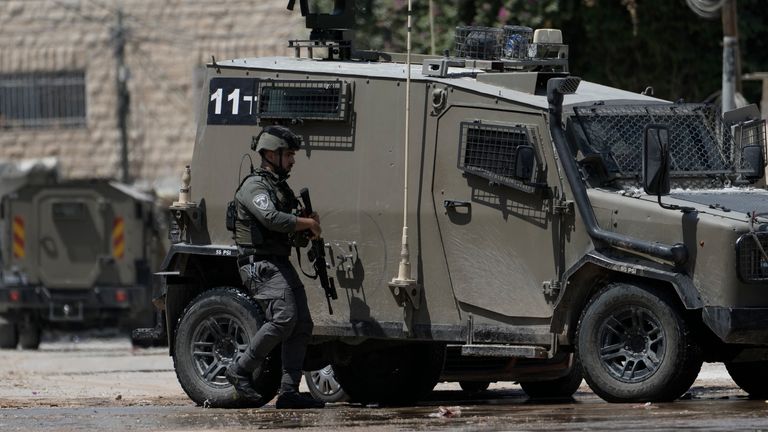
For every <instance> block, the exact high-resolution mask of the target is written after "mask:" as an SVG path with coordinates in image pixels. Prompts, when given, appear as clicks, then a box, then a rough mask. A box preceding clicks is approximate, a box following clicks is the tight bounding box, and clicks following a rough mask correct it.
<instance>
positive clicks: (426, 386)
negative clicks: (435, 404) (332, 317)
mask: <svg viewBox="0 0 768 432" xmlns="http://www.w3.org/2000/svg"><path fill="white" fill-rule="evenodd" d="M444 360H445V345H444V344H439V343H414V344H409V345H406V346H403V345H397V346H389V347H381V348H380V347H371V346H370V345H367V346H366V344H363V345H361V346H360V349H359V351H358V352H357V353H353V354H352V356H351V358H350V361H349V362H345V363H343V364H342V363H334V364H333V365H332V366H333V371H334V373H335V375H336V379H337V380H338V382H339V383H340V384H341V387H342V388H343V389H344V391H345V392H347V394H348V395H349V399H350V400H351V401H353V402H362V403H380V404H385V405H408V404H413V403H414V402H416V401H418V400H419V399H422V398H423V397H424V396H426V395H427V394H429V392H431V391H432V389H433V388H434V387H435V384H437V381H438V379H439V378H440V372H441V371H442V368H443V361H444Z"/></svg>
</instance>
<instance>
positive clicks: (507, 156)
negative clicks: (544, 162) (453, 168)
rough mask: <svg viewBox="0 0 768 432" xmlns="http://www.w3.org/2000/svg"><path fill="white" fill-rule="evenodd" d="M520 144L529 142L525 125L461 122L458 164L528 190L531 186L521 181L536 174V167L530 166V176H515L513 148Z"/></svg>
mask: <svg viewBox="0 0 768 432" xmlns="http://www.w3.org/2000/svg"><path fill="white" fill-rule="evenodd" d="M521 145H530V146H532V145H533V140H532V138H531V131H530V130H529V129H528V127H526V126H522V125H499V124H486V123H480V122H462V123H461V136H460V145H459V161H458V167H459V169H462V170H464V171H466V172H468V173H472V174H475V175H478V176H480V177H484V178H487V179H488V180H491V181H492V182H496V183H499V184H503V185H507V186H513V187H516V188H523V189H525V190H529V189H530V188H531V186H529V185H526V184H525V182H531V181H532V180H533V179H535V178H538V172H537V171H538V168H537V169H534V170H532V171H533V172H532V175H531V178H526V179H518V178H516V176H515V163H516V159H517V149H518V147H519V146H521Z"/></svg>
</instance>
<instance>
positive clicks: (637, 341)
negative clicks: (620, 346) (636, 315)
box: [627, 333, 648, 353]
mask: <svg viewBox="0 0 768 432" xmlns="http://www.w3.org/2000/svg"><path fill="white" fill-rule="evenodd" d="M627 340H628V343H627V346H628V349H630V350H632V351H633V352H635V353H642V352H645V348H646V345H647V342H648V338H647V337H645V336H644V335H641V334H637V333H635V334H630V335H628V337H627Z"/></svg>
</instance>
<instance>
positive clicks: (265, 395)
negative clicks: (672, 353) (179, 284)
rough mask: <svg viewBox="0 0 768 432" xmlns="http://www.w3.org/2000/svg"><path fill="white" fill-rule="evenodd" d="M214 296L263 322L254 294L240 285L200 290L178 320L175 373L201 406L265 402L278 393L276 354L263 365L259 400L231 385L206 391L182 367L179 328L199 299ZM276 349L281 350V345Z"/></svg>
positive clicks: (234, 405) (231, 406)
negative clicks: (231, 301) (241, 393)
mask: <svg viewBox="0 0 768 432" xmlns="http://www.w3.org/2000/svg"><path fill="white" fill-rule="evenodd" d="M212 297H219V298H228V299H232V300H233V301H235V302H237V303H238V304H240V305H241V306H242V307H243V308H244V309H246V311H247V312H248V313H250V314H251V316H252V317H253V319H255V320H256V322H257V323H256V325H257V326H260V325H261V324H262V323H263V322H264V315H263V312H262V311H261V308H260V307H259V306H258V304H257V303H256V302H255V301H254V300H253V299H252V298H251V297H249V296H247V295H246V294H245V293H243V292H242V291H240V290H239V289H237V288H234V287H217V288H212V289H209V290H206V291H203V292H202V293H200V294H199V295H198V296H197V297H195V298H194V299H193V300H192V301H191V302H190V303H189V305H187V307H186V308H185V310H184V312H183V313H182V314H181V318H179V320H178V322H177V323H176V329H175V332H176V333H175V334H176V345H177V346H176V349H174V354H173V366H174V370H175V371H176V377H177V379H178V380H179V384H180V385H181V388H182V389H183V390H184V392H185V393H187V395H188V396H189V397H190V399H192V400H193V401H194V402H195V403H197V404H198V405H201V406H205V407H210V408H246V407H260V406H263V405H264V404H266V403H267V402H269V401H270V400H271V399H272V398H273V397H274V396H275V395H276V394H277V388H278V386H279V383H280V372H281V369H280V359H279V357H278V358H277V359H275V357H274V356H270V358H269V359H268V360H267V364H265V366H264V371H265V372H264V373H263V374H262V378H263V380H264V381H265V382H264V383H260V384H263V385H259V386H258V387H259V389H258V390H259V391H260V394H261V396H262V397H261V399H259V400H251V399H247V398H245V397H243V396H241V395H239V394H238V393H237V392H236V391H235V389H234V387H232V386H228V387H227V389H226V390H224V391H219V392H212V391H211V392H206V391H205V390H203V389H200V388H199V387H198V386H197V385H196V383H195V382H194V378H191V377H190V376H188V375H187V373H188V371H184V370H183V369H182V368H183V365H182V364H181V363H182V362H181V360H180V359H179V351H180V350H179V349H178V344H180V343H181V342H179V334H181V333H180V332H181V331H182V328H181V327H182V325H183V324H184V323H185V318H186V317H187V315H188V314H190V313H192V312H193V311H194V310H195V308H197V307H199V306H197V305H198V304H199V303H200V302H202V301H206V300H207V299H209V298H212ZM220 301H221V300H219V302H220ZM251 336H253V335H251ZM276 350H278V351H279V347H278V348H277V349H276ZM275 361H276V362H277V367H276V368H275V365H274V363H275ZM190 373H191V372H190ZM275 374H276V376H275ZM265 375H266V378H265Z"/></svg>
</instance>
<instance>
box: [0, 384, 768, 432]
mask: <svg viewBox="0 0 768 432" xmlns="http://www.w3.org/2000/svg"><path fill="white" fill-rule="evenodd" d="M490 393H495V392H490ZM488 396H492V397H493V396H497V395H492V394H491V395H488ZM454 402H455V401H454ZM440 407H443V408H444V409H443V410H442V412H453V416H452V417H438V415H439V413H440V412H441V410H440ZM299 428H300V429H302V430H323V431H328V430H344V431H354V430H366V431H392V430H462V431H486V430H516V431H517V430H519V431H525V430H531V431H540V430H549V431H572V430H590V431H592V430H612V431H613V430H673V429H675V430H676V429H698V430H717V431H723V430H730V431H739V430H748V431H755V430H761V429H762V430H766V429H768V404H766V403H765V401H750V400H746V399H741V398H737V399H731V398H729V399H715V400H684V401H677V402H674V403H665V404H650V405H647V404H638V405H616V404H607V403H605V402H602V401H599V400H597V399H596V398H594V397H593V396H590V395H577V397H576V399H575V401H573V402H565V403H563V402H559V403H551V404H547V403H529V402H527V401H526V398H525V396H524V395H522V394H520V395H508V396H504V397H503V398H501V399H491V400H488V401H482V402H478V401H464V402H462V403H461V404H460V405H450V406H445V405H440V404H439V401H434V402H430V403H428V404H425V405H420V406H416V407H407V408H371V407H360V406H354V405H346V404H341V405H333V406H329V407H327V408H325V409H322V410H307V411H283V410H276V409H274V407H270V406H266V407H263V408H259V409H247V410H222V409H203V408H199V407H192V406H164V407H153V406H141V407H125V408H28V409H16V410H14V409H5V410H2V411H0V430H3V431H22V430H25V431H26V430H60V431H87V430H137V431H140V430H148V431H149V430H157V431H177V430H196V431H203V430H205V431H219V430H221V431H224V430H226V431H240V430H253V429H269V430H294V429H299Z"/></svg>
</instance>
